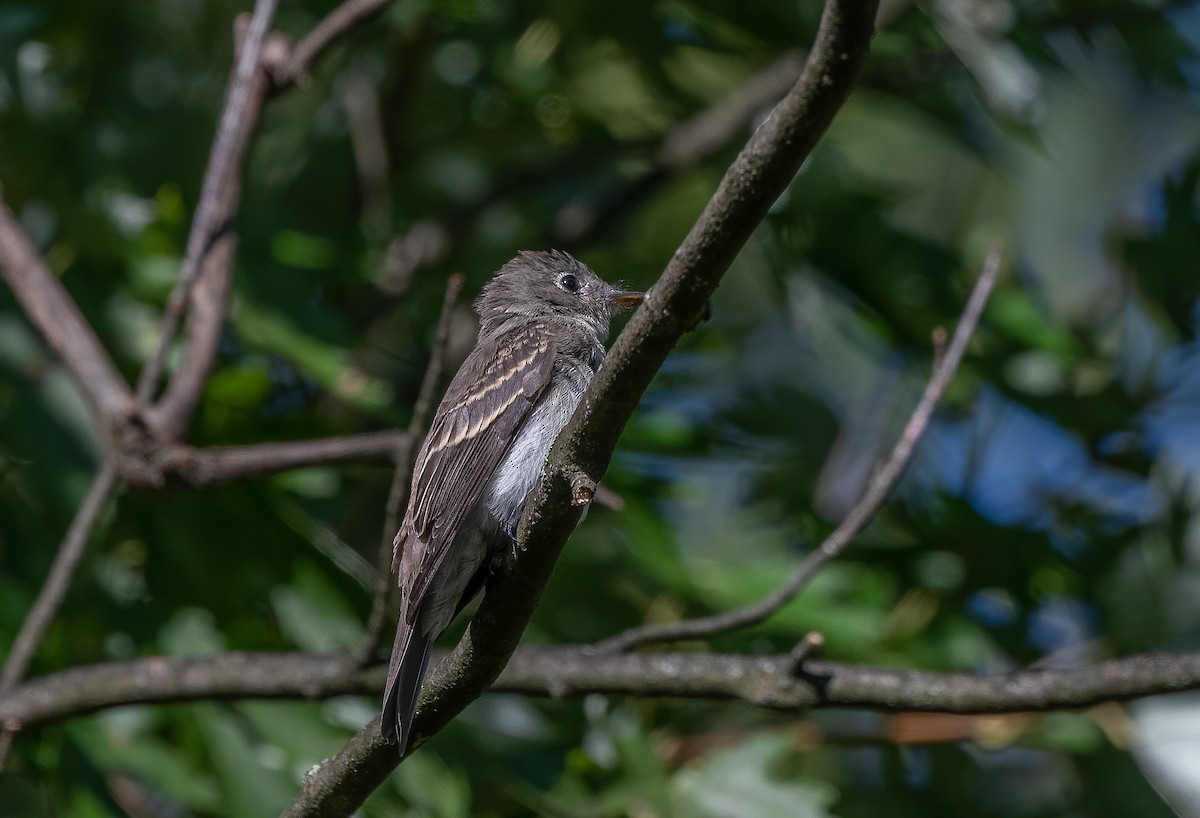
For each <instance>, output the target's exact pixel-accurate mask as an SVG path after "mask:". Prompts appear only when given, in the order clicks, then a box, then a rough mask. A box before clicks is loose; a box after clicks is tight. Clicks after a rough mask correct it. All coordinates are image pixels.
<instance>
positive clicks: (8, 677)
mask: <svg viewBox="0 0 1200 818" xmlns="http://www.w3.org/2000/svg"><path fill="white" fill-rule="evenodd" d="M116 484H117V469H116V467H115V466H113V465H112V463H105V464H104V465H103V466H102V467H101V468H100V473H99V474H97V475H96V478H95V479H94V480H93V481H92V485H91V488H89V489H88V492H87V495H86V496H85V497H84V498H83V502H82V503H81V504H80V506H79V509H78V511H76V512H75V518H74V519H73V520H71V525H70V527H69V528H68V529H67V533H66V536H64V537H63V540H62V544H61V545H59V547H58V553H57V554H55V556H54V563H53V565H51V566H50V573H49V574H48V575H47V577H46V581H45V582H44V583H43V584H42V589H41V590H40V591H39V592H38V596H37V599H36V600H34V603H33V607H31V608H30V609H29V613H28V614H26V615H25V621H24V622H22V623H21V630H20V631H19V632H18V633H17V638H16V639H15V640H14V641H13V645H12V649H11V650H10V651H9V653H8V658H7V659H5V661H4V670H3V671H2V672H0V691H3V690H8V689H9V688H10V687H12V686H13V685H15V684H16V683H17V682H19V681H20V680H21V679H22V678H24V676H25V672H26V671H27V670H28V669H29V664H30V663H31V662H32V661H33V656H34V654H35V653H36V652H37V649H38V645H40V644H41V643H42V639H43V638H44V637H45V635H46V631H47V630H48V629H49V628H50V623H51V622H53V621H54V617H55V616H56V615H57V614H58V609H59V608H60V607H62V603H63V599H64V598H65V597H66V595H67V588H68V587H69V586H70V584H71V577H72V576H74V574H75V569H76V568H77V567H78V566H79V561H80V560H81V559H82V557H83V552H84V548H85V546H86V545H87V542H88V539H89V538H90V537H91V535H92V529H93V528H95V526H96V521H97V520H98V519H99V518H100V513H101V512H102V511H103V510H104V508H105V506H107V505H108V500H109V497H110V496H111V495H112V492H113V489H114V488H115V487H116Z"/></svg>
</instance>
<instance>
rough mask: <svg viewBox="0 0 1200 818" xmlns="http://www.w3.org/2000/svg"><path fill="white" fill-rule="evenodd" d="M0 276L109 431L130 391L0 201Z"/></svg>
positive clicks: (127, 404)
mask: <svg viewBox="0 0 1200 818" xmlns="http://www.w3.org/2000/svg"><path fill="white" fill-rule="evenodd" d="M0 274H2V275H3V276H4V280H5V281H6V282H8V286H9V287H10V288H11V289H12V291H13V295H14V296H16V299H17V303H19V304H20V305H21V309H23V310H24V311H25V314H26V315H27V316H28V317H29V320H30V321H31V322H32V323H33V325H34V326H36V327H37V328H38V331H39V332H41V333H42V336H43V337H44V338H45V339H46V342H47V343H48V344H50V347H51V348H52V349H53V350H54V352H55V353H56V354H57V355H58V357H59V358H61V359H62V361H63V363H64V364H66V365H67V368H69V369H70V370H71V374H72V375H74V376H75V380H76V381H77V382H78V383H79V386H80V387H81V388H82V389H83V394H84V397H86V398H87V401H88V403H89V404H91V407H92V412H93V413H94V414H95V415H96V420H97V422H98V425H99V426H101V427H107V428H112V427H113V426H115V425H117V424H118V423H121V422H123V421H124V420H125V419H126V418H128V417H129V416H130V415H131V414H132V413H133V411H134V399H133V393H132V392H131V391H130V390H129V386H128V385H127V384H126V383H125V379H124V378H122V377H121V375H120V373H119V372H117V368H116V366H115V365H114V364H113V362H112V358H110V357H109V355H108V352H107V351H105V349H104V347H103V346H102V345H101V343H100V339H99V338H97V337H96V332H95V330H93V329H92V327H91V325H90V324H89V323H88V322H87V319H86V318H84V317H83V313H81V312H80V311H79V307H78V306H76V304H75V302H74V301H73V300H72V299H71V296H70V294H68V293H67V288H66V287H64V286H63V285H62V282H61V281H59V279H58V277H57V276H56V275H55V274H54V272H53V271H52V270H51V269H50V268H49V266H47V264H46V262H45V261H44V260H43V259H42V257H41V254H39V253H38V251H37V248H36V247H34V245H33V241H32V240H30V238H29V236H28V235H27V234H26V233H25V230H24V229H23V228H22V227H21V225H20V223H18V222H17V219H16V217H15V216H14V215H13V213H12V211H11V210H9V209H8V206H7V205H5V204H4V202H3V201H0Z"/></svg>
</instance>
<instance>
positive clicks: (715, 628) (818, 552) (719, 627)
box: [595, 247, 1002, 653]
mask: <svg viewBox="0 0 1200 818" xmlns="http://www.w3.org/2000/svg"><path fill="white" fill-rule="evenodd" d="M1001 260H1002V254H1001V252H1000V248H999V247H995V248H993V249H992V251H991V252H990V253H989V254H988V257H987V260H986V261H985V263H984V265H983V270H982V271H981V272H980V274H979V278H978V280H977V281H976V283H975V288H974V290H972V292H971V296H970V298H968V300H967V304H966V306H965V307H964V308H963V313H962V316H961V317H960V318H959V321H958V326H957V327H956V328H955V330H954V336H953V338H951V340H950V343H949V345H948V346H947V347H946V349H945V350H944V352H943V354H941V355H940V356H939V359H938V361H937V365H936V366H935V368H934V371H933V374H932V375H931V376H930V379H929V382H928V383H927V384H926V385H925V391H924V393H923V394H922V395H921V399H920V400H919V401H918V402H917V405H916V407H915V408H914V409H913V412H912V415H911V416H910V417H909V420H908V423H907V424H905V427H904V430H903V431H902V432H901V434H900V438H899V440H897V441H896V444H895V446H894V447H893V448H892V451H891V452H890V453H889V454H888V456H887V458H885V459H884V461H883V462H882V463H881V464H880V466H879V467H878V468H877V469H876V470H875V474H874V476H873V477H872V478H871V480H870V481H869V482H868V484H867V488H866V490H865V491H864V493H863V496H862V497H861V498H860V499H859V501H858V503H857V504H856V505H855V506H854V508H852V509H851V510H850V513H849V514H847V515H846V518H845V519H844V520H842V522H841V523H840V524H839V525H838V527H837V528H835V529H834V530H833V531H832V532H831V533H830V534H829V536H828V537H826V538H825V540H824V541H823V542H822V543H821V544H820V545H819V546H818V547H817V548H816V549H814V550H813V551H812V552H811V553H809V555H808V556H807V557H806V558H805V559H804V560H803V561H802V562H801V563H800V565H799V566H798V567H797V568H796V571H795V573H793V574H792V576H791V577H790V578H789V579H788V581H787V582H785V583H784V584H783V585H781V586H780V587H779V588H777V589H776V590H775V591H773V592H772V593H771V594H769V595H768V596H766V597H764V598H763V599H761V600H759V601H758V602H755V603H753V604H751V605H747V606H745V607H744V608H739V609H737V610H734V611H728V612H725V613H721V614H715V615H713V616H706V617H700V618H697V619H685V620H682V621H679V622H663V623H656V624H654V625H647V626H644V627H640V628H632V629H630V630H628V631H625V632H624V633H619V634H617V635H616V636H613V637H610V638H608V639H605V640H603V641H601V642H599V643H597V644H596V646H595V650H596V651H597V652H599V653H606V652H621V651H627V650H630V649H632V648H634V647H636V646H637V645H641V644H645V643H647V642H670V641H678V640H683V639H704V638H708V637H712V636H716V635H717V634H720V633H725V632H727V631H731V630H735V629H737V628H745V627H749V626H750V625H755V624H757V623H759V622H762V621H763V620H765V619H767V618H768V617H770V616H771V615H772V614H774V613H775V612H776V611H778V610H779V609H780V608H781V607H783V606H784V605H786V604H787V603H788V602H789V601H791V600H792V599H793V598H794V597H795V596H796V594H797V593H799V591H800V589H802V588H803V587H804V586H805V585H807V584H808V582H809V580H810V579H812V577H813V575H814V574H816V572H817V571H818V570H819V569H820V568H821V567H822V566H823V565H825V563H827V562H829V561H830V560H832V559H834V558H836V557H837V556H838V555H839V554H841V553H842V552H843V551H844V550H845V549H846V547H847V546H849V545H850V543H851V542H852V541H853V539H854V538H855V537H856V536H858V533H859V532H860V531H862V529H863V528H864V527H866V525H867V523H868V522H870V521H871V519H872V518H873V517H874V516H875V514H876V513H877V512H878V511H879V509H880V507H881V506H882V505H883V503H884V501H885V500H887V497H888V495H890V494H891V491H892V489H893V488H894V487H895V485H896V483H897V482H898V481H899V479H900V476H901V475H902V474H903V473H904V470H905V468H907V466H908V463H909V461H910V460H911V459H912V455H913V453H914V452H915V451H916V448H917V444H918V443H920V441H921V438H922V437H923V436H924V434H925V430H926V429H927V428H928V427H929V424H930V421H932V419H933V414H934V412H935V411H936V409H937V407H938V405H939V404H940V403H941V401H942V398H943V397H944V396H945V394H946V389H947V388H948V387H949V385H950V381H951V380H953V378H954V373H955V372H957V371H958V365H959V364H960V363H961V362H962V359H963V355H964V354H965V353H966V349H967V344H968V343H969V342H970V340H971V338H972V336H973V335H974V334H975V328H976V327H977V326H978V324H979V319H980V317H981V316H982V314H983V308H984V306H985V305H986V304H987V300H988V297H989V296H990V295H991V292H992V288H993V287H994V286H995V283H996V278H997V276H998V275H999V272H1000V263H1001Z"/></svg>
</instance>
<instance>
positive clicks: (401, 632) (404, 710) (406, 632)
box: [379, 616, 433, 753]
mask: <svg viewBox="0 0 1200 818" xmlns="http://www.w3.org/2000/svg"><path fill="white" fill-rule="evenodd" d="M414 624H415V625H416V627H415V628H414V627H412V626H409V625H407V624H406V623H405V622H404V617H403V616H402V617H400V625H399V627H397V628H396V643H395V645H394V646H393V647H392V663H391V666H390V667H389V668H388V678H387V687H386V688H384V694H383V715H382V717H381V719H380V722H379V732H380V733H382V734H383V737H384V738H386V739H388V740H395V741H396V742H397V743H398V744H399V745H400V752H401V753H404V752H406V751H407V750H408V742H409V740H410V739H411V730H412V721H413V716H414V715H415V713H416V709H417V694H419V693H420V692H421V680H422V679H424V678H425V667H426V665H428V664H429V647H430V645H432V644H433V637H432V636H431V635H429V634H422V633H418V632H417V628H419V627H420V618H418V620H417V622H416V623H414Z"/></svg>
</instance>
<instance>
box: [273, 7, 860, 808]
mask: <svg viewBox="0 0 1200 818" xmlns="http://www.w3.org/2000/svg"><path fill="white" fill-rule="evenodd" d="M875 9H876V3H875V2H873V0H866V2H853V0H828V2H827V3H826V5H825V10H824V13H823V15H822V18H821V26H820V30H819V31H818V33H817V41H816V43H815V45H814V48H813V50H812V53H811V55H810V57H809V60H808V62H807V64H806V65H805V68H804V72H803V73H802V75H801V77H800V79H799V81H798V82H797V83H796V84H795V86H794V87H793V88H792V90H791V91H790V92H789V93H788V95H787V96H786V97H785V98H784V99H783V100H782V101H781V102H780V103H779V105H778V106H776V108H775V110H774V112H773V113H772V114H771V116H770V118H768V120H767V121H766V122H764V123H763V125H762V126H761V127H760V128H759V129H758V131H756V132H755V134H754V135H753V136H752V137H751V139H750V141H749V143H748V144H747V146H746V147H745V148H744V149H743V150H742V152H741V154H739V156H738V158H737V159H736V160H735V162H734V164H733V165H732V166H731V167H730V169H729V171H728V172H727V173H726V175H725V177H724V179H723V180H722V181H721V184H720V186H719V187H718V189H717V192H716V193H715V194H714V196H713V198H712V199H711V200H710V201H709V203H708V206H707V207H706V208H705V210H704V212H703V213H702V214H701V216H700V218H699V220H698V221H697V222H696V224H695V225H694V226H693V228H692V230H691V232H690V233H689V234H688V236H687V238H686V239H685V240H684V242H683V244H682V245H681V246H680V248H679V249H678V250H677V251H676V253H675V255H674V257H673V258H672V260H671V263H670V264H669V265H668V267H667V269H666V271H665V272H664V273H663V275H662V277H661V278H660V279H659V281H658V282H657V283H656V284H655V285H654V287H653V288H652V289H651V291H650V293H649V295H648V297H647V300H646V303H644V304H643V305H642V307H641V308H640V309H639V310H638V311H637V312H636V313H635V314H634V316H633V317H632V318H631V319H630V321H629V324H628V325H627V326H626V328H625V331H624V332H622V333H621V336H620V337H619V338H618V339H617V341H616V343H615V344H614V345H613V349H612V351H611V352H610V353H609V355H608V358H607V359H606V361H605V365H604V366H603V367H601V369H600V372H599V373H598V374H597V377H596V378H595V380H594V381H593V382H592V385H591V387H590V388H589V389H588V391H587V393H586V395H585V396H584V399H583V402H582V404H581V405H580V407H579V409H578V410H577V411H576V412H575V415H574V417H573V418H572V419H571V422H570V423H569V424H568V425H567V428H566V429H565V430H564V432H563V433H562V434H561V435H560V436H559V438H558V440H557V442H556V443H555V445H554V448H553V450H552V451H551V454H550V458H549V460H548V462H547V464H546V468H545V472H544V476H543V479H542V481H541V485H540V487H539V489H538V490H537V491H536V492H535V496H534V498H533V499H532V500H531V502H530V504H529V506H528V507H527V508H526V510H525V514H524V516H523V518H522V523H521V529H520V532H519V534H518V541H519V543H520V547H521V548H523V549H524V551H523V553H522V554H521V556H520V557H519V558H516V559H512V560H510V564H509V565H508V566H507V567H506V570H503V571H500V572H499V573H498V574H497V575H496V576H495V577H494V581H493V582H492V583H491V584H490V585H489V587H488V592H487V594H486V595H485V597H484V600H483V603H482V604H481V605H480V608H479V611H478V613H476V615H475V618H474V619H473V620H472V622H471V624H470V626H469V627H468V629H467V632H466V634H465V635H464V636H463V639H462V641H461V642H460V643H459V644H458V646H457V647H456V648H455V649H454V651H453V652H452V653H451V655H450V656H449V657H448V658H447V659H446V660H444V661H443V662H441V663H440V664H439V665H438V666H437V667H435V668H434V670H433V672H432V673H430V674H429V677H428V679H427V680H426V683H425V688H424V690H423V693H422V696H421V700H420V703H419V705H418V711H417V715H416V720H415V723H414V726H413V734H414V737H415V744H414V746H416V745H418V744H419V743H420V742H421V741H422V740H423V739H424V738H426V737H428V736H430V735H432V734H433V733H435V732H437V731H438V730H439V729H441V728H442V727H443V726H444V725H445V724H446V723H447V722H448V721H449V720H450V719H451V718H453V717H454V716H455V715H457V714H458V713H459V712H460V711H461V710H462V709H463V708H464V707H466V706H467V704H469V703H470V702H472V701H474V700H475V699H476V698H478V697H479V696H480V695H481V694H482V693H483V691H484V690H486V689H487V688H488V687H490V686H491V684H492V682H493V681H494V680H495V679H496V677H497V676H498V675H499V674H500V672H501V670H503V668H504V666H505V664H506V663H507V662H508V659H509V657H510V656H511V655H512V652H513V650H514V649H515V648H516V645H517V642H518V640H519V639H520V636H521V633H522V632H523V631H524V628H525V625H526V624H527V623H528V621H529V617H530V615H531V614H532V612H533V609H534V607H535V606H536V604H537V601H538V599H539V598H540V596H541V592H542V589H543V588H544V587H545V584H546V581H547V580H548V578H549V575H550V572H551V570H552V568H553V565H554V562H555V560H556V559H557V557H558V553H559V552H560V551H561V549H562V545H563V543H564V542H565V541H566V539H567V537H568V536H569V535H570V533H571V531H572V530H573V529H574V527H575V524H576V523H577V522H578V520H579V514H580V510H579V509H578V508H576V507H574V506H573V505H572V500H573V496H572V489H571V483H572V482H574V481H572V479H571V476H579V475H582V476H584V477H587V478H588V479H589V480H590V482H591V483H592V484H593V485H594V484H595V483H597V482H598V479H597V478H598V477H599V476H600V475H601V474H603V473H604V471H605V469H606V468H607V466H608V462H609V460H610V459H611V457H612V452H613V449H614V448H615V446H616V442H617V437H618V436H619V435H620V432H621V429H622V428H623V427H624V425H625V422H626V420H627V419H628V418H629V416H630V415H631V414H632V412H633V409H634V407H635V406H636V404H637V402H638V400H639V399H640V397H641V395H642V393H643V392H644V391H645V389H646V386H647V385H648V384H649V382H650V379H651V378H652V377H653V376H654V374H655V373H656V372H657V371H658V368H659V366H661V364H662V362H663V360H664V359H665V358H666V356H667V353H668V352H669V351H670V350H671V348H672V347H673V346H674V345H675V343H676V342H677V341H678V340H679V338H680V337H681V336H682V335H683V333H684V332H686V331H687V330H689V329H691V328H692V327H693V326H694V325H695V324H696V323H697V321H698V319H699V317H700V316H701V314H702V312H703V310H704V307H705V305H706V304H707V303H708V299H709V297H710V296H711V294H712V292H713V291H714V290H715V289H716V287H717V285H718V283H719V282H720V279H721V276H722V275H723V274H724V272H725V270H726V269H728V267H729V264H730V263H731V262H732V260H733V258H734V257H735V256H736V255H737V253H738V252H739V251H740V250H741V248H742V246H743V245H744V244H745V242H746V240H747V239H748V238H749V236H750V234H751V232H752V231H753V230H754V228H755V227H756V226H757V225H758V223H759V222H760V221H761V220H762V218H763V216H765V215H766V212H767V210H768V208H769V207H770V206H771V205H772V204H773V203H774V202H775V200H776V199H777V198H778V197H779V195H780V194H781V193H782V192H783V191H784V190H785V189H786V188H787V186H788V184H790V182H791V180H792V177H793V176H794V175H795V173H796V171H797V170H798V169H799V167H800V164H801V163H802V162H803V161H804V159H805V157H806V156H807V155H808V153H809V152H810V151H811V149H812V147H813V146H814V145H815V144H816V141H817V139H818V138H819V137H820V135H821V133H823V132H824V130H825V128H826V127H827V126H828V124H829V122H830V121H831V120H832V119H833V116H834V113H835V112H836V111H837V110H838V108H839V107H840V106H841V104H842V103H843V102H844V101H845V99H846V97H847V96H848V95H849V93H850V89H851V87H852V85H853V80H854V77H855V75H856V74H857V71H858V68H859V66H860V65H861V63H862V61H863V59H864V58H865V56H866V52H867V47H868V44H869V43H870V39H871V34H872V31H873V29H874V19H875ZM398 761H399V755H398V753H397V751H396V748H395V747H394V746H390V745H388V744H387V743H386V742H385V741H384V740H383V739H382V738H381V737H380V736H379V731H378V725H377V724H371V725H368V726H367V727H365V728H363V730H362V731H360V732H359V734H358V735H357V736H355V737H354V738H353V739H351V740H350V742H348V743H347V744H346V746H345V747H343V748H342V750H341V752H339V753H338V754H337V756H335V757H334V758H333V759H330V760H329V761H327V762H325V763H323V764H321V765H320V766H319V767H317V768H315V769H314V770H313V771H312V772H311V773H310V774H309V775H307V776H306V777H305V780H304V784H303V788H302V790H301V793H300V795H299V796H298V797H297V798H296V800H295V801H293V803H292V805H291V807H290V808H289V809H288V810H286V811H285V813H284V814H286V815H291V816H301V815H305V816H307V815H322V816H335V815H346V814H348V813H349V812H351V811H353V810H354V809H356V808H357V806H358V805H359V804H361V803H362V801H363V800H364V799H365V798H366V796H367V795H368V794H369V793H370V792H371V791H372V790H373V789H374V788H375V787H377V786H378V785H379V783H380V782H381V781H382V780H383V779H384V778H385V777H386V776H387V775H388V773H389V772H390V771H391V770H392V769H393V768H394V767H395V766H396V764H397V763H398Z"/></svg>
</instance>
